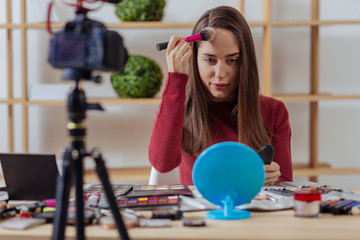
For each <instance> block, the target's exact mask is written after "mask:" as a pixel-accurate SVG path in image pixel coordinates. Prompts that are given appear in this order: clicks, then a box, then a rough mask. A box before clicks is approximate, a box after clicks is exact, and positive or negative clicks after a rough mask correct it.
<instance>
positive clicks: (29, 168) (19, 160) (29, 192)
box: [0, 153, 59, 200]
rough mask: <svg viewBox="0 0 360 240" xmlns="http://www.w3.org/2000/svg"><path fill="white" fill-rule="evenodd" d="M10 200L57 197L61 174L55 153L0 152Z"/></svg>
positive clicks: (0, 160)
mask: <svg viewBox="0 0 360 240" xmlns="http://www.w3.org/2000/svg"><path fill="white" fill-rule="evenodd" d="M0 163H1V167H2V170H3V175H4V180H5V185H6V191H7V193H8V195H9V200H44V199H51V198H55V195H56V185H57V178H58V175H59V172H58V169H57V165H56V158H55V154H28V153H25V154H17V153H0Z"/></svg>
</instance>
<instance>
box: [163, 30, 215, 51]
mask: <svg viewBox="0 0 360 240" xmlns="http://www.w3.org/2000/svg"><path fill="white" fill-rule="evenodd" d="M214 38H215V30H214V29H213V28H211V27H206V28H204V29H203V30H201V31H200V32H199V33H198V34H195V35H192V36H189V37H187V38H186V39H185V41H187V42H194V41H199V40H201V41H211V40H213V39H214ZM168 44H169V42H162V43H157V44H156V49H157V50H158V51H161V50H164V49H166V48H167V46H168Z"/></svg>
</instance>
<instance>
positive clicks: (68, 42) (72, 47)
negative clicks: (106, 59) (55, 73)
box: [55, 36, 85, 65]
mask: <svg viewBox="0 0 360 240" xmlns="http://www.w3.org/2000/svg"><path fill="white" fill-rule="evenodd" d="M84 55H85V37H84V36H59V37H57V38H56V42H55V62H56V63H59V64H61V63H62V62H63V63H72V64H75V65H76V64H80V65H82V64H83V61H84Z"/></svg>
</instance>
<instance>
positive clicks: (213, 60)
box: [205, 58, 215, 63]
mask: <svg viewBox="0 0 360 240" xmlns="http://www.w3.org/2000/svg"><path fill="white" fill-rule="evenodd" d="M205 62H210V63H213V62H215V59H213V58H205Z"/></svg>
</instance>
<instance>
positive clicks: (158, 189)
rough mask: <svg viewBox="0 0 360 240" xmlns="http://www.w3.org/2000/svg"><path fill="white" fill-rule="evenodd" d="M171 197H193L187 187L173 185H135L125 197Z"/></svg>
mask: <svg viewBox="0 0 360 240" xmlns="http://www.w3.org/2000/svg"><path fill="white" fill-rule="evenodd" d="M171 195H185V196H193V192H192V191H191V189H190V188H189V186H188V185H184V184H174V185H135V186H134V187H133V190H132V191H131V192H130V193H129V194H127V195H126V196H125V197H127V198H133V197H150V196H151V197H154V196H171Z"/></svg>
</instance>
